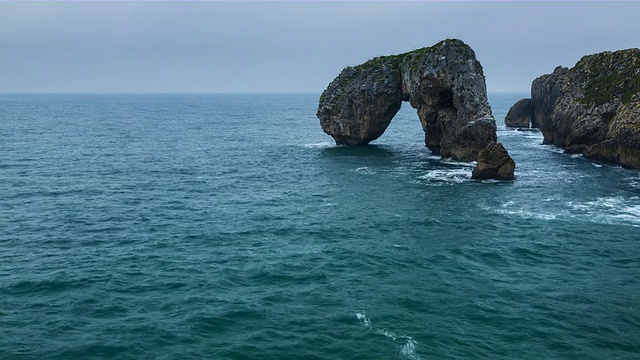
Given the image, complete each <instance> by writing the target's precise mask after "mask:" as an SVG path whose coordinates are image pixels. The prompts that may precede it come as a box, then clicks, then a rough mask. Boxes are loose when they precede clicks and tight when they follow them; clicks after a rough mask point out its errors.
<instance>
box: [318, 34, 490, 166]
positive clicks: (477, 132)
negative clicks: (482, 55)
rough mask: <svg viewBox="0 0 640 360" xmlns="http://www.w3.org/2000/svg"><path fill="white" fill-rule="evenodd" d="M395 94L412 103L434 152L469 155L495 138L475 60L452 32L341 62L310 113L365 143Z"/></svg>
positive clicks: (340, 140) (395, 104)
mask: <svg viewBox="0 0 640 360" xmlns="http://www.w3.org/2000/svg"><path fill="white" fill-rule="evenodd" d="M403 101H408V102H409V103H410V104H411V106H412V107H413V108H414V109H416V110H417V113H418V118H419V119H420V122H421V123H422V128H423V130H424V132H425V144H426V145H427V147H428V148H429V149H430V150H431V151H433V152H434V153H436V154H440V155H442V156H444V157H451V158H453V159H456V160H460V161H471V160H477V157H478V153H479V152H480V150H482V149H484V148H485V147H486V146H487V145H488V144H489V143H491V142H494V141H496V123H495V120H494V118H493V115H492V114H491V107H490V106H489V102H488V100H487V90H486V84H485V79H484V74H483V71H482V66H481V65H480V63H479V62H478V61H477V60H476V58H475V53H474V52H473V50H472V49H471V48H470V47H469V46H468V45H466V44H465V43H464V42H462V41H461V40H456V39H449V40H444V41H441V42H439V43H437V44H436V45H434V46H431V47H428V48H422V49H418V50H414V51H410V52H407V53H404V54H400V55H392V56H380V57H376V58H374V59H371V60H369V61H367V62H365V63H364V64H361V65H358V66H349V67H346V68H345V69H344V70H342V72H341V73H340V75H338V77H336V78H335V79H334V80H333V81H332V82H331V83H330V84H329V86H328V87H327V89H326V90H325V91H324V92H323V93H322V95H321V96H320V103H319V106H318V112H317V116H318V118H319V119H320V125H321V126H322V129H323V130H324V131H325V132H326V133H327V134H329V135H331V136H332V137H333V138H334V139H335V141H336V143H337V144H339V145H352V146H354V145H366V144H368V143H369V142H371V141H373V140H375V139H377V138H378V137H380V136H381V135H382V134H383V133H384V131H385V130H386V128H387V126H389V124H390V122H391V120H392V119H393V117H394V116H395V114H396V113H397V112H398V110H399V109H400V107H401V105H402V102H403Z"/></svg>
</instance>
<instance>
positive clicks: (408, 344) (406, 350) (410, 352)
mask: <svg viewBox="0 0 640 360" xmlns="http://www.w3.org/2000/svg"><path fill="white" fill-rule="evenodd" d="M356 318H357V319H358V321H360V323H361V324H362V325H363V326H364V327H365V328H367V329H369V330H370V331H372V332H373V333H375V334H378V335H382V336H384V337H386V338H389V339H391V340H392V341H393V342H394V343H398V342H400V344H398V353H399V354H400V355H402V356H405V357H406V358H408V359H411V360H420V359H421V358H420V356H419V355H418V354H417V353H416V347H417V345H418V342H417V341H416V340H414V339H413V338H412V337H411V336H408V335H397V334H395V333H393V332H392V331H389V330H387V329H378V328H375V327H373V326H372V325H371V320H369V318H368V317H367V316H366V315H365V313H364V311H363V312H358V313H356Z"/></svg>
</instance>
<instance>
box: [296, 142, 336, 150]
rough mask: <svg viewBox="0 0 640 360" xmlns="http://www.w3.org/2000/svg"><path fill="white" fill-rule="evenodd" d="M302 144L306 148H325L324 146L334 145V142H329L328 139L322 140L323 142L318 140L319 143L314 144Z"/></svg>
mask: <svg viewBox="0 0 640 360" xmlns="http://www.w3.org/2000/svg"><path fill="white" fill-rule="evenodd" d="M302 146H304V147H306V148H307V149H326V148H330V147H335V146H336V144H335V143H330V142H328V141H323V142H319V143H315V144H304V145H302Z"/></svg>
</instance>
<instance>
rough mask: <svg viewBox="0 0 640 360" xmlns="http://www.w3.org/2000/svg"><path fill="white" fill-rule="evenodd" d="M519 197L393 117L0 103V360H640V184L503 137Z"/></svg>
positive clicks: (78, 100)
mask: <svg viewBox="0 0 640 360" xmlns="http://www.w3.org/2000/svg"><path fill="white" fill-rule="evenodd" d="M526 96H527V94H515V93H492V94H490V95H489V100H490V103H491V105H492V108H493V113H494V115H495V117H496V121H497V123H498V140H499V141H500V142H502V143H503V144H504V146H505V147H506V148H507V149H508V151H509V153H510V154H511V156H512V157H513V159H514V160H515V162H516V163H517V166H516V178H515V180H514V181H510V182H501V181H475V180H471V179H470V176H471V170H472V168H473V165H474V164H473V163H465V162H456V161H453V160H451V159H442V158H440V157H439V156H435V155H433V154H432V153H431V152H430V151H429V149H428V148H426V147H425V146H424V133H423V131H422V128H421V126H420V122H419V120H418V117H417V115H416V112H415V110H414V109H412V108H411V107H410V106H409V104H407V103H405V104H404V105H403V107H402V109H401V110H400V112H399V113H398V114H397V115H396V117H395V119H394V120H393V121H392V123H391V125H390V126H389V128H388V129H387V131H386V133H385V134H384V135H383V136H382V137H380V138H379V139H377V140H376V141H374V142H372V143H371V144H370V145H369V146H364V147H341V146H336V145H335V143H334V142H333V140H332V139H331V137H329V136H328V135H326V134H324V133H323V131H322V129H321V128H320V124H319V121H318V119H317V118H316V116H315V113H316V109H317V105H318V97H319V94H273V95H256V94H250V95H242V94H233V95H231V94H229V95H0V359H3V360H4V359H8V360H12V359H274V360H275V359H411V360H416V359H581V360H584V359H594V360H596V359H597V360H601V359H640V171H638V170H629V169H623V168H621V167H619V166H613V165H607V164H598V163H593V162H590V161H588V160H586V159H584V158H583V157H582V156H579V155H568V154H564V153H563V152H562V150H561V149H558V148H555V147H553V146H550V145H543V144H542V135H541V134H540V133H539V132H535V131H534V132H525V131H516V130H513V129H508V128H505V126H504V116H505V114H506V112H507V111H508V109H509V107H510V106H511V105H512V104H513V103H514V102H515V101H517V100H518V99H520V98H522V97H526Z"/></svg>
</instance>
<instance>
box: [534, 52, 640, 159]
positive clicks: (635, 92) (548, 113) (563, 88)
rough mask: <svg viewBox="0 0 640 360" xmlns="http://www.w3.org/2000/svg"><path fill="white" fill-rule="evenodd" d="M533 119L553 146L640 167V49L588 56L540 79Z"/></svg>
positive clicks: (536, 84)
mask: <svg viewBox="0 0 640 360" xmlns="http://www.w3.org/2000/svg"><path fill="white" fill-rule="evenodd" d="M531 105H532V113H531V114H532V115H531V119H532V121H534V124H533V126H535V127H538V128H539V129H540V130H541V131H542V134H543V135H544V143H545V144H553V145H556V146H559V147H562V148H564V149H565V151H566V152H568V153H580V154H583V155H584V156H585V157H586V158H588V159H592V160H597V161H602V162H608V163H613V164H619V165H622V166H623V167H628V168H640V50H639V49H627V50H620V51H616V52H609V51H606V52H602V53H598V54H594V55H588V56H584V57H583V58H582V59H580V61H578V62H577V63H576V65H575V66H574V67H573V68H571V69H569V68H565V67H557V68H556V69H555V70H554V71H553V73H551V74H547V75H543V76H540V77H538V78H537V79H535V80H534V81H533V83H532V85H531Z"/></svg>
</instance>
